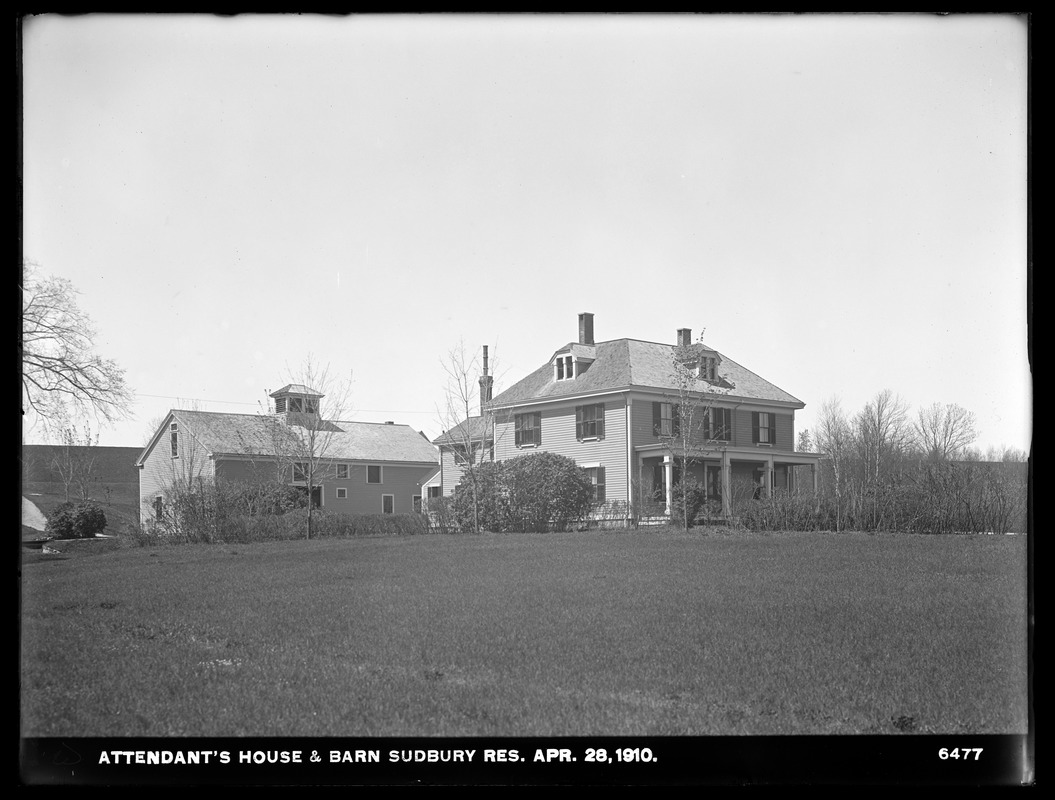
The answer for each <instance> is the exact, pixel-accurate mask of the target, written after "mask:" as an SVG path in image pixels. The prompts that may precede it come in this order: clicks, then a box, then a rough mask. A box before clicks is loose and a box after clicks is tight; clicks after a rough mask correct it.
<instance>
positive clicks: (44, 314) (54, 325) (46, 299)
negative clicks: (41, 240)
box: [19, 262, 132, 425]
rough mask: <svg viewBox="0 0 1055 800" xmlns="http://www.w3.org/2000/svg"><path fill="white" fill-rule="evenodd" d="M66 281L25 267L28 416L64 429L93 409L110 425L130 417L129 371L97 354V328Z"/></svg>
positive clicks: (24, 356)
mask: <svg viewBox="0 0 1055 800" xmlns="http://www.w3.org/2000/svg"><path fill="white" fill-rule="evenodd" d="M76 294H77V292H76V290H75V289H74V288H73V284H72V283H70V282H69V281H68V280H66V279H64V278H57V277H54V276H50V277H42V276H41V275H40V274H39V273H38V271H37V268H36V266H35V265H33V264H30V263H29V262H23V265H22V336H21V339H20V340H19V351H20V354H21V357H22V398H23V403H24V408H23V413H27V412H33V413H35V414H36V415H37V416H38V417H39V418H40V419H41V420H43V421H44V422H45V424H51V425H55V424H61V421H62V420H63V419H65V418H67V414H68V413H69V412H70V411H71V410H72V409H74V408H75V409H77V410H80V411H85V410H89V409H90V410H92V411H94V413H95V414H97V415H98V416H100V417H102V418H103V420H105V421H107V422H113V421H115V420H117V419H122V418H125V417H127V416H128V414H129V405H130V401H131V398H132V392H131V390H130V389H129V388H128V386H126V384H125V375H124V370H122V369H121V368H120V367H118V366H117V364H116V363H115V362H114V361H111V360H108V359H104V358H102V357H100V356H99V355H97V354H96V353H95V351H94V339H95V328H94V326H93V325H92V321H91V319H90V318H89V317H88V315H87V314H85V313H84V312H83V311H82V310H81V309H80V308H78V306H77V302H76Z"/></svg>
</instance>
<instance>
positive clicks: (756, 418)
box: [751, 411, 777, 446]
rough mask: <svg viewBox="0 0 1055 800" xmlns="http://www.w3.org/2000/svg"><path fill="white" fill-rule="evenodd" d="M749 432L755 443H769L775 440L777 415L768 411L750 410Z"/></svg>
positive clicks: (773, 442)
mask: <svg viewBox="0 0 1055 800" xmlns="http://www.w3.org/2000/svg"><path fill="white" fill-rule="evenodd" d="M751 433H752V439H754V442H755V444H762V445H770V446H772V445H773V444H775V443H776V440H777V416H776V414H774V413H772V412H770V411H752V412H751Z"/></svg>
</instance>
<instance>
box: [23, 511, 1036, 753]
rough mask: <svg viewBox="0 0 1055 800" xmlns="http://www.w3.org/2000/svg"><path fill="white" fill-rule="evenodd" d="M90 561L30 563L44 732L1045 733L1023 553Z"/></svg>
mask: <svg viewBox="0 0 1055 800" xmlns="http://www.w3.org/2000/svg"><path fill="white" fill-rule="evenodd" d="M81 544H83V545H84V547H83V548H78V549H76V550H71V551H70V552H68V553H67V554H65V555H60V556H50V557H49V556H39V555H38V556H36V557H35V558H33V559H29V560H27V561H26V562H25V563H24V565H23V573H22V574H23V608H22V621H23V630H22V733H23V735H25V736H240V735H255V736H404V735H426V736H433V735H446V736H494V735H497V736H507V735H517V736H535V735H541V736H555V735H712V734H724V735H730V734H732V735H736V734H753V735H766V734H885V733H898V732H905V733H912V732H915V733H946V732H948V733H953V732H958V733H978V734H986V733H1024V732H1025V731H1026V726H1027V707H1026V702H1027V701H1026V675H1027V664H1026V580H1025V562H1026V540H1025V537H1021V536H1015V537H995V536H989V537H985V536H978V537H975V536H941V537H939V536H894V535H873V536H869V535H863V534H842V535H834V534H801V533H788V534H772V535H761V534H718V533H708V534H700V533H694V534H690V535H686V534H678V533H673V532H648V533H646V532H620V533H579V534H548V535H546V534H543V535H534V534H516V535H487V534H485V535H482V536H422V537H408V538H377V539H357V540H325V541H313V542H281V543H278V542H276V543H266V544H254V545H245V546H230V545H212V546H182V547H154V548H131V549H118V550H111V551H108V552H100V551H97V550H94V551H93V550H92V548H93V547H94V546H95V543H81ZM83 551H88V552H94V553H96V554H97V555H95V556H94V557H91V558H84V557H81V556H80V555H79V553H80V552H83Z"/></svg>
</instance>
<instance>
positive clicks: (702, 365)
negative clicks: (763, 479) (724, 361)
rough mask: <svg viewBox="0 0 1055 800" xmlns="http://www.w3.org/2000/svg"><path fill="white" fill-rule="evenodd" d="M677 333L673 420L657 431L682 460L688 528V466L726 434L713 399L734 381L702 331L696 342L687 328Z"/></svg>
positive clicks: (682, 497)
mask: <svg viewBox="0 0 1055 800" xmlns="http://www.w3.org/2000/svg"><path fill="white" fill-rule="evenodd" d="M678 337H679V341H678V344H677V345H676V346H675V347H674V349H673V351H672V353H671V370H670V376H671V381H672V384H673V391H672V392H670V393H669V394H668V395H667V396H668V398H669V406H670V421H669V422H667V421H666V420H665V419H661V420H660V423H659V430H658V431H657V435H658V437H659V438H660V440H661V441H663V442H664V443H665V444H666V446H667V450H668V451H669V453H670V455H671V458H673V459H675V460H676V461H677V462H679V468H680V472H681V476H680V478H681V485H682V488H681V492H680V503H679V505H680V508H679V511H680V512H681V522H682V526H683V527H684V528H685V529H686V530H688V528H689V525H690V523H691V522H692V520H691V519H690V513H689V508H690V506H691V505H692V500H691V497H690V494H691V487H692V484H693V482H692V481H691V479H690V473H689V468H690V465H691V464H692V463H694V462H695V461H696V460H697V459H700V458H702V457H704V456H706V455H707V454H709V453H712V452H714V450H715V448H716V445H717V443H718V441H719V437H721V438H722V439H723V440H724V438H726V437H724V436H722V431H721V428H722V427H723V425H724V423H723V422H722V421H721V420H720V419H718V418H717V414H716V412H715V409H714V403H715V400H716V399H717V398H718V397H720V396H721V395H723V394H727V393H728V391H729V389H730V388H731V384H729V383H728V382H727V381H726V380H725V379H723V378H722V377H721V373H720V366H721V357H720V356H719V355H718V353H717V352H715V351H714V350H711V349H709V348H707V347H706V346H704V344H703V341H702V340H703V331H701V332H700V337H699V339H700V340H699V341H698V342H696V343H695V344H694V343H692V341H691V333H690V331H689V330H688V329H685V328H683V329H681V330H679V331H678ZM701 490H702V487H701ZM671 511H672V512H673V509H671ZM692 516H694V515H692Z"/></svg>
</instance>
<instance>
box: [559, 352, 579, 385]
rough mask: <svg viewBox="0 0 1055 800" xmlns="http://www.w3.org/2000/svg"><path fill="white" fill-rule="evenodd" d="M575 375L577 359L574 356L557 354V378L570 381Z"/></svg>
mask: <svg viewBox="0 0 1055 800" xmlns="http://www.w3.org/2000/svg"><path fill="white" fill-rule="evenodd" d="M574 377H575V360H574V359H573V358H572V356H557V380H558V381H568V380H571V379H572V378H574Z"/></svg>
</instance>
